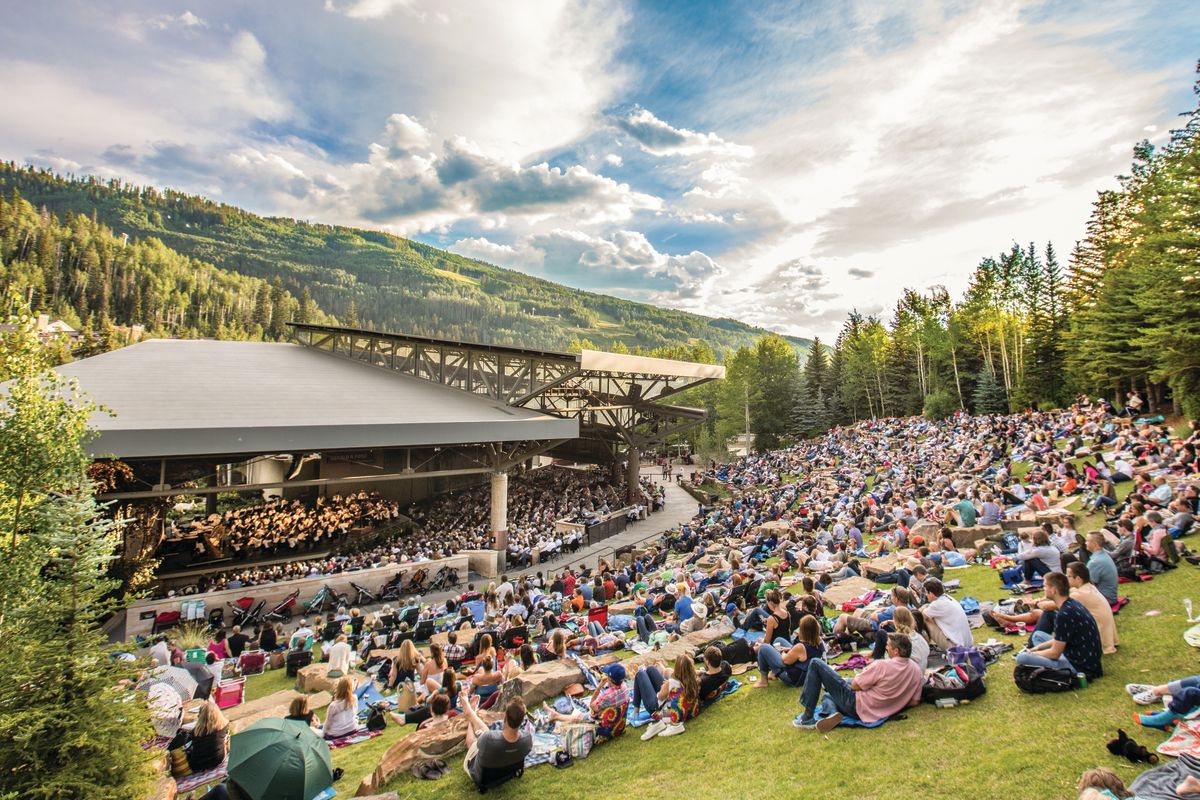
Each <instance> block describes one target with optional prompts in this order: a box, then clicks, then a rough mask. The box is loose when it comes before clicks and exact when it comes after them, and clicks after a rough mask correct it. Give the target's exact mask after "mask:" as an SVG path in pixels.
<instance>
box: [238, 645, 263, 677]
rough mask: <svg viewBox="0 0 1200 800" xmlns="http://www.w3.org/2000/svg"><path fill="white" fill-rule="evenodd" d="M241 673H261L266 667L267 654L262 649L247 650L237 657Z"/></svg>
mask: <svg viewBox="0 0 1200 800" xmlns="http://www.w3.org/2000/svg"><path fill="white" fill-rule="evenodd" d="M238 667H239V668H240V669H241V670H242V674H243V675H261V674H262V673H263V671H264V670H266V668H267V654H266V653H264V652H263V651H262V650H247V651H246V652H244V653H242V655H241V656H240V657H239V658H238Z"/></svg>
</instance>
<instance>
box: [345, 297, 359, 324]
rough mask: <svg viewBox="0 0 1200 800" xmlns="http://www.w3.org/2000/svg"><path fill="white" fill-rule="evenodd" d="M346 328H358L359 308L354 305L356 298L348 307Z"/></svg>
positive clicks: (352, 299) (351, 300) (351, 299)
mask: <svg viewBox="0 0 1200 800" xmlns="http://www.w3.org/2000/svg"><path fill="white" fill-rule="evenodd" d="M346 327H347V328H357V327H358V308H357V307H356V306H355V304H354V298H353V297H352V298H350V305H348V306H347V307H346Z"/></svg>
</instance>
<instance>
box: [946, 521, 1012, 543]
mask: <svg viewBox="0 0 1200 800" xmlns="http://www.w3.org/2000/svg"><path fill="white" fill-rule="evenodd" d="M1003 532H1004V529H1003V528H1001V527H1000V526H999V525H974V526H972V527H970V528H951V529H950V538H951V539H953V540H954V546H955V547H957V548H959V549H962V548H964V547H974V546H975V541H976V540H977V539H986V538H988V537H989V536H999V535H1000V534H1001V533H1003Z"/></svg>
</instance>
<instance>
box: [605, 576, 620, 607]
mask: <svg viewBox="0 0 1200 800" xmlns="http://www.w3.org/2000/svg"><path fill="white" fill-rule="evenodd" d="M616 596H617V584H615V583H614V582H613V577H612V573H611V572H606V573H604V601H605V602H611V601H612V599H613V598H614V597H616Z"/></svg>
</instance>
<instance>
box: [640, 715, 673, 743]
mask: <svg viewBox="0 0 1200 800" xmlns="http://www.w3.org/2000/svg"><path fill="white" fill-rule="evenodd" d="M666 728H667V723H666V721H665V720H661V719H656V720H654V721H653V722H651V723H650V724H649V725H647V726H646V732H645V733H643V734H642V741H643V742H648V741H650V740H651V739H653V738H654V737H655V736H658V735H659V734H660V733H662V732H663V731H664V730H666Z"/></svg>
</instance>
